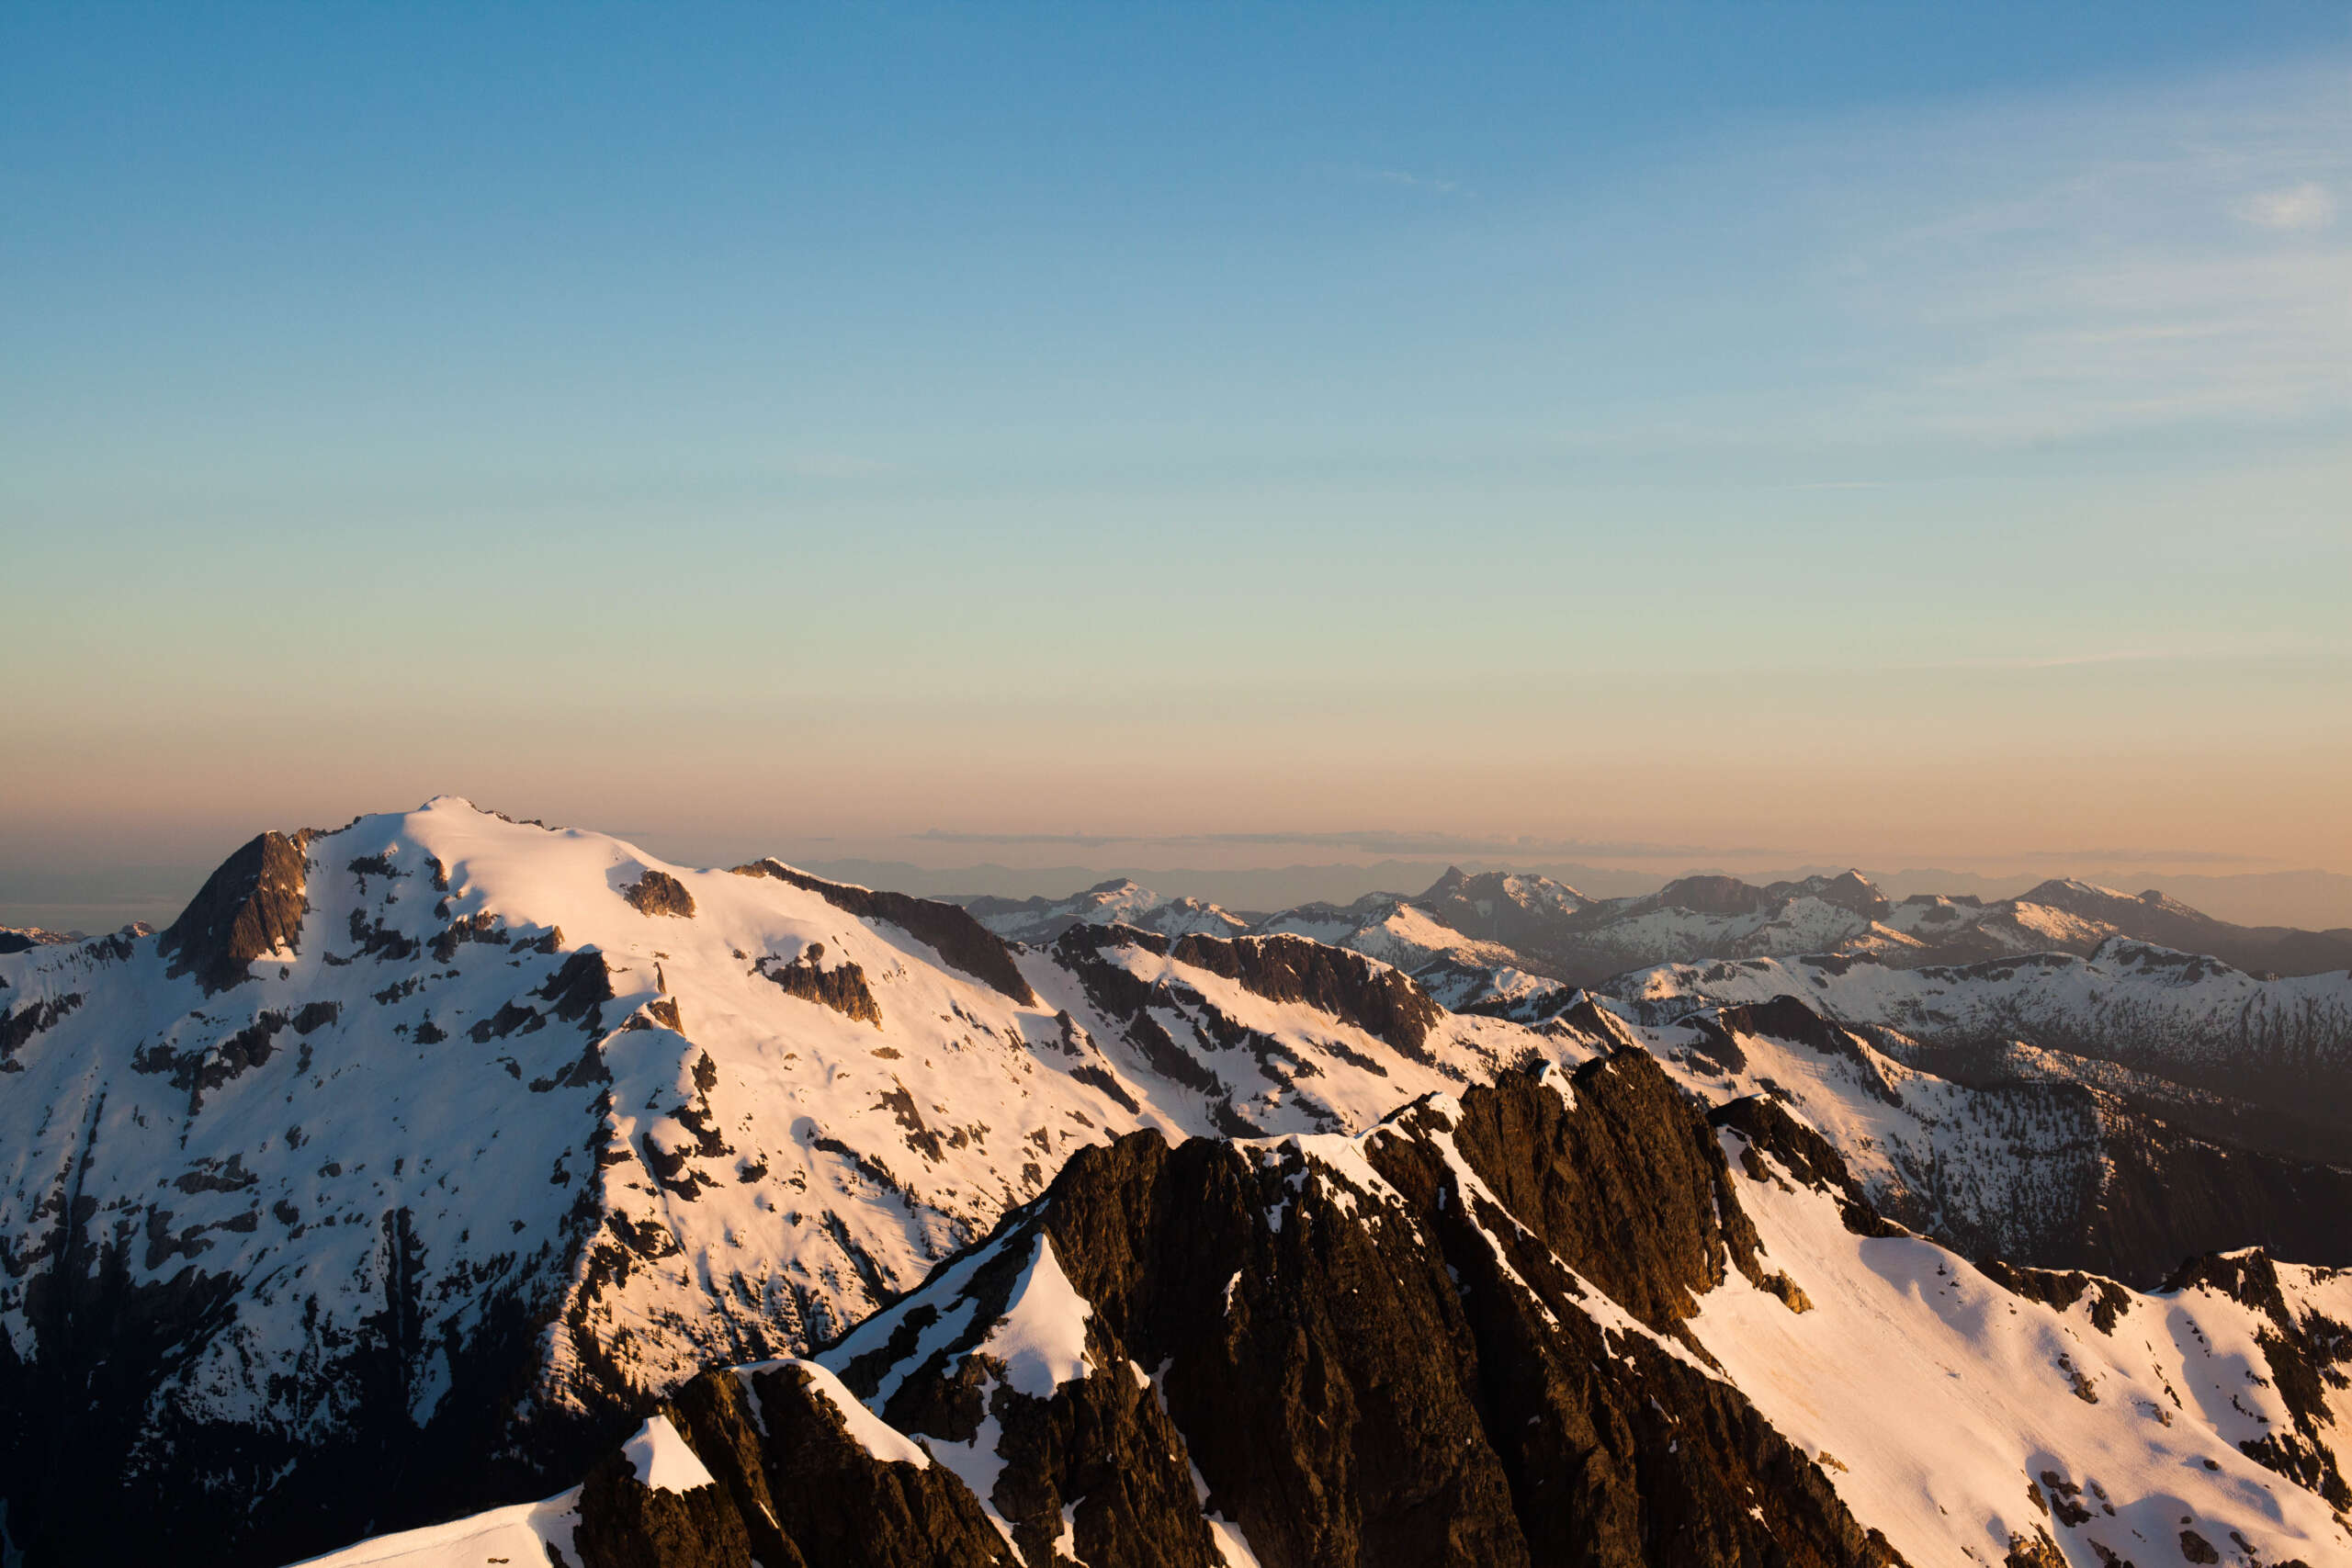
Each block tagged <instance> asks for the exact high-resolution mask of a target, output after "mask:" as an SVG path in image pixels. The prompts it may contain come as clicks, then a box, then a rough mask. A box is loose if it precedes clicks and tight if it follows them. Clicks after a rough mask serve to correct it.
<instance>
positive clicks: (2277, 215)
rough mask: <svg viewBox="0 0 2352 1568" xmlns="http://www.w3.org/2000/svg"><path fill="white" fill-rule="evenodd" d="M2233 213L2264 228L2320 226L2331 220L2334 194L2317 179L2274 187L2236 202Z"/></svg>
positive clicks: (2310, 227) (2324, 225)
mask: <svg viewBox="0 0 2352 1568" xmlns="http://www.w3.org/2000/svg"><path fill="white" fill-rule="evenodd" d="M2235 210H2236V212H2237V215H2238V216H2239V217H2240V218H2243V219H2245V220H2246V221H2247V222H2249V223H2253V224H2256V225H2257V226H2259V227H2261V228H2265V229H2283V230H2290V231H2293V230H2304V229H2324V228H2326V227H2327V226H2328V225H2329V224H2330V223H2333V222H2334V221H2335V197H2334V195H2332V194H2331V193H2330V192H2329V190H2328V188H2327V187H2326V186H2324V185H2321V184H2320V183H2319V182H2318V181H2317V180H2304V181H2301V182H2300V183H2299V184H2296V185H2291V186H2281V187H2280V188H2279V189H2277V190H2265V191H2256V193H2255V194H2254V195H2252V196H2249V197H2246V198H2245V200H2243V201H2241V202H2239V203H2238V204H2237V207H2236V209H2235Z"/></svg>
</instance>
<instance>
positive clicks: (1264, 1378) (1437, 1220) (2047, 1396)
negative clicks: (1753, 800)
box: [326, 1049, 2352, 1568]
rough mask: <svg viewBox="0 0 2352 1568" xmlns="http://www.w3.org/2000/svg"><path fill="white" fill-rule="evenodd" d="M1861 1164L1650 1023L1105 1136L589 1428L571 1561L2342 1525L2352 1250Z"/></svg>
mask: <svg viewBox="0 0 2352 1568" xmlns="http://www.w3.org/2000/svg"><path fill="white" fill-rule="evenodd" d="M1855 1192H1856V1189H1854V1188H1853V1187H1852V1186H1851V1184H1850V1180H1849V1177H1848V1175H1847V1173H1846V1171H1845V1170H1844V1168H1843V1167H1842V1165H1841V1164H1840V1163H1839V1161H1838V1156H1837V1155H1836V1154H1835V1152H1834V1151H1832V1150H1831V1149H1830V1148H1829V1147H1828V1145H1826V1143H1824V1142H1823V1141H1822V1140H1821V1139H1820V1138H1819V1137H1818V1136H1817V1135H1816V1134H1813V1133H1811V1132H1810V1131H1809V1130H1808V1129H1806V1128H1804V1126H1803V1125H1802V1123H1800V1122H1797V1121H1796V1120H1795V1119H1794V1118H1792V1116H1791V1115H1790V1114H1789V1113H1788V1112H1787V1111H1785V1110H1783V1109H1781V1108H1780V1107H1779V1106H1778V1105H1777V1104H1775V1103H1774V1102H1772V1101H1770V1100H1759V1099H1748V1100H1737V1101H1735V1102H1732V1103H1730V1104H1728V1105H1726V1106H1724V1107H1723V1108H1721V1109H1720V1110H1719V1111H1717V1112H1716V1114H1715V1115H1714V1116H1713V1117H1712V1118H1710V1117H1707V1116H1704V1115H1702V1112H1701V1111H1700V1110H1699V1108H1698V1107H1697V1106H1696V1105H1695V1104H1694V1103H1693V1102H1692V1101H1691V1100H1690V1099H1689V1098H1688V1097H1687V1096H1685V1095H1683V1094H1682V1093H1680V1092H1679V1090H1678V1089H1676V1088H1675V1087H1674V1086H1673V1084H1672V1083H1671V1081H1670V1079H1669V1078H1668V1077H1667V1075H1666V1074H1665V1073H1663V1072H1662V1071H1661V1070H1660V1069H1659V1068H1658V1066H1657V1065H1656V1062H1655V1060H1654V1058H1652V1057H1650V1056H1649V1055H1646V1054H1645V1053H1642V1052H1639V1051H1635V1050H1631V1049H1628V1050H1625V1051H1623V1052H1621V1053H1618V1054H1616V1055H1611V1056H1608V1057H1604V1058H1601V1059H1599V1060H1596V1061H1593V1062H1591V1063H1589V1064H1587V1065H1586V1066H1583V1067H1581V1068H1578V1069H1577V1070H1576V1071H1575V1072H1574V1073H1573V1074H1571V1073H1568V1072H1565V1071H1563V1070H1561V1069H1558V1068H1548V1069H1545V1070H1544V1072H1543V1073H1542V1075H1541V1076H1540V1077H1535V1076H1530V1075H1523V1074H1506V1075H1504V1076H1503V1077H1501V1078H1500V1079H1498V1081H1497V1082H1496V1083H1495V1084H1493V1085H1492V1086H1477V1087H1473V1088H1470V1089H1465V1090H1464V1091H1463V1092H1462V1093H1461V1094H1460V1095H1459V1096H1453V1095H1443V1094H1437V1095H1430V1096H1427V1097H1424V1098H1423V1099H1421V1100H1418V1101H1416V1102H1415V1103H1413V1104H1412V1105H1410V1106H1408V1107H1407V1108H1405V1109H1404V1110H1402V1111H1398V1112H1397V1114H1395V1115H1394V1116H1392V1117H1390V1118H1388V1119H1387V1120H1386V1121H1385V1122H1382V1123H1380V1124H1378V1125H1377V1126H1375V1127H1374V1128H1373V1129H1371V1130H1370V1131H1369V1132H1367V1133H1365V1134H1359V1135H1357V1136H1354V1137H1346V1136H1340V1135H1338V1134H1322V1135H1307V1136H1291V1137H1284V1138H1268V1139H1257V1140H1247V1141H1239V1142H1227V1141H1221V1140H1206V1139H1200V1140H1193V1141H1191V1142H1188V1143H1185V1144H1183V1145H1181V1146H1178V1147H1175V1148H1172V1149H1171V1148H1170V1147H1169V1146H1168V1145H1166V1144H1165V1143H1164V1142H1163V1141H1162V1140H1160V1139H1159V1138H1156V1137H1152V1136H1149V1135H1142V1136H1136V1137H1130V1138H1126V1139H1123V1140H1121V1141H1120V1142H1118V1143H1116V1144H1114V1145H1109V1146H1095V1147H1090V1148H1088V1149H1085V1150H1083V1151H1081V1152H1080V1154H1079V1155H1077V1156H1075V1157H1073V1159H1072V1160H1071V1161H1070V1162H1069V1164H1068V1165H1067V1166H1066V1167H1065V1168H1064V1169H1063V1171H1062V1173H1061V1175H1060V1176H1059V1177H1058V1178H1057V1179H1056V1181H1055V1183H1054V1185H1053V1187H1052V1189H1051V1190H1050V1191H1049V1193H1048V1194H1047V1195H1046V1198H1045V1199H1044V1200H1043V1201H1039V1202H1036V1203H1034V1204H1031V1205H1028V1206H1026V1207H1024V1208H1023V1209H1021V1210H1019V1211H1016V1212H1014V1213H1012V1214H1009V1215H1008V1216H1007V1217H1006V1220H1005V1222H1004V1223H1003V1224H1002V1225H1001V1227H1000V1229H999V1230H998V1231H997V1233H996V1234H995V1235H993V1236H991V1237H990V1238H989V1240H988V1241H987V1242H986V1243H984V1244H983V1245H981V1246H979V1247H975V1248H973V1249H972V1250H970V1251H968V1252H967V1253H965V1254H963V1255H962V1256H960V1257H958V1258H956V1259H954V1260H952V1261H950V1262H948V1263H946V1264H944V1266H943V1267H942V1268H941V1269H939V1270H938V1271H937V1272H935V1273H934V1274H933V1277H932V1279H931V1280H929V1281H927V1282H926V1283H925V1284H924V1286H923V1287H922V1289H921V1290H919V1291H917V1292H914V1293H913V1294H911V1295H910V1296H908V1297H907V1298H905V1299H903V1300H901V1301H899V1302H898V1303H894V1304H893V1305H891V1306H890V1307H888V1309H886V1310H885V1311H883V1312H881V1313H879V1314H876V1316H875V1317H873V1318H872V1319H870V1320H868V1321H867V1322H866V1323H865V1324H864V1325H861V1326H860V1327H859V1328H858V1329H857V1330H856V1331H855V1332H854V1333H853V1334H851V1335H850V1336H849V1337H847V1338H845V1339H843V1340H842V1341H841V1342H840V1343H838V1344H836V1345H834V1346H832V1347H831V1348H829V1349H827V1350H825V1351H823V1352H822V1353H821V1355H820V1358H819V1360H820V1363H821V1365H820V1366H811V1365H810V1364H809V1363H807V1362H780V1363H771V1364H767V1365H763V1366H758V1367H751V1368H744V1369H741V1370H740V1371H719V1372H713V1373H706V1374H704V1375H702V1376H700V1377H698V1378H696V1379H695V1380H694V1381H693V1382H689V1383H688V1384H686V1385H685V1386H684V1388H682V1389H681V1390H680V1391H679V1393H678V1394H677V1395H676V1397H675V1398H674V1399H673V1401H672V1402H671V1404H670V1405H669V1406H668V1409H667V1413H668V1416H669V1418H670V1420H671V1422H672V1423H673V1425H674V1427H675V1428H676V1430H677V1431H678V1432H679V1433H681V1434H682V1435H683V1437H684V1440H685V1441H686V1442H688V1443H690V1444H692V1445H693V1446H694V1447H695V1450H696V1451H697V1452H698V1453H699V1454H700V1456H701V1458H702V1460H703V1461H704V1462H705V1464H706V1465H707V1468H708V1471H709V1472H710V1474H711V1475H712V1477H713V1480H712V1483H711V1484H709V1485H708V1486H707V1487H706V1488H703V1489H701V1490H699V1491H695V1492H692V1493H688V1494H686V1495H683V1496H675V1497H663V1496H661V1495H656V1494H654V1493H652V1492H650V1491H649V1489H648V1488H647V1487H645V1486H644V1485H643V1484H642V1483H640V1482H639V1481H638V1479H637V1478H636V1472H633V1471H631V1470H630V1469H628V1467H627V1466H625V1465H621V1464H617V1463H615V1462H613V1461H605V1462H604V1463H602V1464H600V1465H598V1466H597V1467H595V1468H594V1470H592V1471H591V1472H590V1473H589V1476H588V1479H587V1481H586V1483H584V1485H583V1486H582V1488H581V1490H580V1492H579V1493H578V1495H577V1498H576V1502H574V1503H572V1504H571V1506H572V1508H573V1510H574V1512H575V1514H576V1523H575V1522H573V1521H572V1520H571V1519H569V1518H566V1519H563V1520H560V1521H558V1523H557V1524H556V1525H554V1526H552V1527H551V1528H550V1529H548V1540H549V1541H550V1543H551V1544H554V1545H555V1548H556V1551H555V1553H554V1554H552V1556H551V1560H554V1561H560V1562H563V1563H565V1564H567V1565H572V1564H577V1565H578V1568H621V1565H623V1564H637V1563H647V1562H658V1563H662V1564H664V1565H667V1568H721V1565H725V1568H747V1565H748V1564H750V1563H751V1562H760V1563H763V1564H775V1563H778V1562H783V1563H788V1564H808V1565H809V1568H836V1565H847V1564H852V1563H856V1564H864V1565H870V1568H899V1565H901V1564H905V1565H922V1568H931V1565H933V1564H944V1563H948V1562H975V1563H978V1562H998V1563H1020V1564H1025V1565H1027V1568H1049V1565H1050V1564H1056V1563H1071V1562H1075V1563H1083V1564H1086V1565H1088V1568H1131V1565H1133V1568H1142V1565H1144V1564H1153V1565H1170V1568H1173V1565H1183V1568H1216V1565H1218V1564H1227V1565H1236V1564H1248V1565H1251V1568H1308V1565H1309V1564H1323V1563H1335V1564H1364V1565H1373V1564H1379V1565H1389V1564H1395V1565H1397V1568H1404V1565H1407V1564H1410V1565H1414V1568H1420V1565H1428V1564H1461V1565H1463V1568H1469V1565H1472V1564H1477V1565H1482V1568H1483V1565H1487V1564H1507V1565H1508V1564H1526V1565H1528V1568H1538V1565H1541V1568H1555V1565H1556V1568H1569V1565H1571V1564H1588V1563H1601V1564H1611V1565H1623V1568H1633V1565H1634V1564H1645V1565H1650V1568H1698V1565H1700V1564H1733V1563H1758V1564H1762V1563H1777V1564H1788V1565H1792V1568H1795V1565H1808V1568H1810V1565H1829V1564H1851V1565H1855V1568H1863V1565H1882V1568H1883V1565H1887V1564H1893V1563H1896V1562H1907V1563H1910V1564H1913V1565H1915V1568H1918V1565H1926V1564H1966V1563H1971V1562H1974V1563H1981V1564H1988V1565H1989V1564H2003V1565H2006V1568H2029V1565H2044V1564H2046V1565H2050V1568H2060V1565H2063V1564H2066V1563H2083V1564H2091V1563H2109V1562H2126V1561H2129V1562H2134V1563H2137V1564H2142V1565H2144V1568H2174V1565H2187V1564H2192V1563H2209V1562H2222V1561H2224V1560H2226V1561H2229V1562H2235V1563H2241V1564H2244V1563H2251V1562H2260V1563H2263V1564H2268V1565H2271V1568H2284V1565H2285V1564H2288V1563H2290V1562H2301V1563H2303V1564H2305V1565H2306V1568H2318V1565H2319V1564H2323V1563H2332V1562H2343V1561H2346V1557H2347V1554H2348V1553H2352V1527H2348V1526H2347V1525H2346V1522H2345V1520H2344V1518H2343V1517H2342V1516H2341V1515H2340V1514H2339V1513H2338V1512H2337V1509H2339V1508H2341V1507H2342V1506H2345V1505H2346V1503H2352V1494H2347V1493H2346V1490H2345V1485H2344V1481H2343V1478H2342V1475H2341V1470H2340V1466H2339V1464H2338V1461H2337V1448H2338V1447H2339V1446H2340V1444H2341V1442H2342V1439H2343V1435H2344V1432H2345V1431H2346V1427H2345V1425H2344V1423H2346V1421H2347V1420H2352V1401H2347V1400H2346V1397H2345V1394H2344V1392H2343V1388H2344V1379H2343V1377H2342V1371H2343V1362H2344V1360H2345V1359H2346V1357H2347V1356H2352V1330H2347V1328H2346V1326H2345V1325H2346V1319H2347V1315H2348V1314H2352V1280H2346V1278H2345V1277H2343V1276H2337V1275H2330V1274H2326V1273H2324V1272H2319V1271H2313V1270H2309V1269H2290V1268H2282V1267H2276V1266H2274V1265H2272V1264H2271V1263H2270V1262H2269V1260H2268V1259H2267V1258H2264V1257H2263V1256H2262V1255H2261V1254H2259V1253H2244V1254H2236V1255H2232V1256H2230V1257H2216V1258H2206V1259H2203V1260H2201V1261H2200V1262H2199V1264H2198V1265H2196V1266H2195V1267H2193V1268H2192V1269H2188V1270H2186V1271H2184V1275H2183V1277H2182V1278H2181V1280H2177V1281H2176V1282H2175V1283H2174V1285H2173V1286H2172V1287H2171V1288H2170V1289H2168V1290H2166V1291H2165V1292H2160V1293H2157V1294H2154V1295H2143V1294H2138V1293H2135V1292H2130V1291H2127V1290H2124V1289H2123V1288H2121V1287H2120V1286H2118V1285H2115V1284H2113V1283H2112V1282H2110V1281H2106V1280H2097V1279H2093V1278H2089V1277H2086V1276H2083V1275H2058V1274H2046V1273H2035V1272H2030V1271H2024V1270H2018V1269H2007V1268H2005V1267H2004V1268H1996V1269H1993V1270H1991V1271H1989V1272H1980V1271H1979V1270H1978V1269H1975V1268H1973V1267H1972V1266H1971V1265H1970V1264H1968V1263H1967V1262H1965V1261H1964V1260H1962V1258H1958V1257H1956V1256H1955V1255H1953V1254H1951V1253H1950V1252H1948V1251H1946V1250H1944V1249H1942V1248H1940V1247H1936V1246H1934V1245H1933V1244H1931V1243H1928V1242H1926V1241H1922V1240H1919V1239H1917V1238H1914V1237H1912V1236H1910V1235H1905V1234H1904V1233H1903V1232H1902V1231H1901V1230H1900V1229H1899V1228H1898V1227H1894V1226H1891V1225H1889V1224H1886V1223H1885V1222H1883V1220H1881V1219H1879V1218H1878V1216H1877V1215H1876V1214H1874V1213H1872V1212H1871V1209H1870V1208H1869V1206H1868V1205H1867V1204H1866V1203H1864V1202H1861V1201H1858V1200H1857V1198H1856V1196H1855ZM1636 1211H1638V1215H1637V1213H1636ZM853 1397H854V1399H855V1400H857V1401H859V1402H862V1403H861V1404H860V1405H859V1407H858V1409H856V1410H855V1411H854V1412H850V1411H845V1410H844V1408H843V1406H842V1401H843V1400H844V1399H850V1398H853ZM558 1528H569V1529H570V1530H571V1535H570V1536H569V1538H568V1539H567V1540H563V1541H560V1542H557V1541H554V1540H553V1538H554V1536H555V1533H556V1529H558ZM386 1544H388V1543H373V1544H371V1545H368V1546H363V1547H360V1548H356V1549H354V1550H353V1551H352V1552H351V1553H349V1554H347V1555H339V1556H337V1557H334V1558H331V1559H328V1560H326V1561H328V1562H334V1563H335V1564H337V1565H338V1568H340V1565H342V1564H345V1563H350V1564H356V1563H360V1562H371V1561H379V1560H380V1558H379V1557H374V1556H370V1555H368V1554H369V1553H374V1552H380V1551H382V1550H383V1547H384V1546H385V1545H386ZM434 1550H435V1551H439V1550H440V1549H439V1548H438V1547H437V1546H435V1548H434ZM470 1561H471V1560H470V1559H468V1558H464V1557H461V1556H459V1555H458V1553H457V1552H455V1551H447V1552H445V1553H444V1554H443V1555H440V1556H432V1557H420V1558H418V1559H417V1560H416V1562H417V1568H428V1564H429V1565H430V1568H443V1565H445V1564H446V1565H447V1568H457V1565H458V1563H460V1562H467V1563H470Z"/></svg>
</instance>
